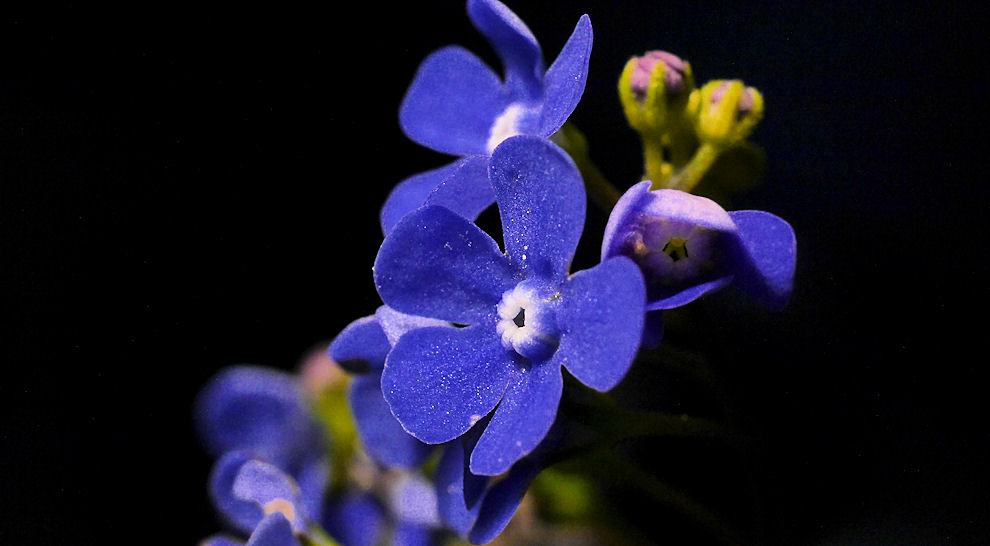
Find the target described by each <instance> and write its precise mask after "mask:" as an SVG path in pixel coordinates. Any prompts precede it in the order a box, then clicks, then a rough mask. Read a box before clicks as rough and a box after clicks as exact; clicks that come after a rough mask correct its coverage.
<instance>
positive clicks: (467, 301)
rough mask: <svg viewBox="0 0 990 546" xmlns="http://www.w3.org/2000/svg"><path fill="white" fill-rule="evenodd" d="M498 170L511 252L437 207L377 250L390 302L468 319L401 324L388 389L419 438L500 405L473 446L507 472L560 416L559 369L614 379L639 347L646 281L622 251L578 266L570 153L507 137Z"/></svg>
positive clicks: (578, 188) (481, 469) (494, 468)
mask: <svg viewBox="0 0 990 546" xmlns="http://www.w3.org/2000/svg"><path fill="white" fill-rule="evenodd" d="M489 179H490V182H491V185H492V188H493V189H494V191H495V196H496V202H497V203H498V207H499V212H500V215H501V219H502V229H503V240H504V244H505V252H504V253H503V252H502V251H501V250H500V249H499V246H498V244H497V243H496V242H495V241H494V240H493V239H492V238H491V237H490V236H489V235H488V234H486V233H485V232H483V231H482V230H481V229H479V228H478V227H477V226H475V225H474V224H473V223H471V222H470V221H468V220H465V219H464V218H463V217H461V216H459V215H457V214H455V213H454V212H451V211H450V210H448V209H446V208H444V207H440V206H424V207H423V208H420V209H418V210H416V211H414V212H412V213H410V214H408V215H407V216H406V217H405V218H403V219H402V220H401V221H400V222H399V223H398V224H397V225H396V226H395V228H394V229H393V230H392V232H391V233H390V234H389V235H388V236H387V237H386V238H385V242H384V243H383V244H382V247H381V249H380V250H379V253H378V257H377V258H376V260H375V268H374V271H375V284H376V286H377V288H378V292H379V294H380V295H381V296H382V300H383V301H384V302H385V303H386V304H387V305H389V306H390V307H392V308H394V309H396V310H398V311H401V312H403V313H408V314H413V315H418V316H425V317H431V318H436V319H440V320H444V321H447V322H451V323H454V324H458V325H465V327H463V328H449V327H427V328H419V329H416V330H412V331H410V332H408V333H406V334H405V335H403V336H402V337H401V338H400V339H399V340H398V342H397V343H396V344H395V346H394V347H393V348H392V351H391V352H390V353H389V355H388V357H387V359H386V363H385V368H384V371H383V373H382V393H383V394H384V396H385V400H386V401H387V402H388V404H389V407H390V408H391V410H392V414H393V415H394V416H395V417H396V418H397V419H398V420H399V422H400V423H401V424H402V426H403V428H405V429H406V430H407V431H408V432H409V433H411V434H412V435H413V436H416V437H417V438H419V439H420V440H422V441H424V442H426V443H433V444H437V443H443V442H447V441H450V440H452V439H454V438H457V437H459V436H461V435H462V434H464V433H465V432H467V431H468V430H469V429H471V427H473V426H474V425H475V424H476V423H478V422H479V421H481V420H482V419H483V418H485V416H487V415H489V414H490V413H491V414H492V415H491V417H490V420H489V421H488V422H487V426H486V427H485V429H484V432H483V433H482V434H481V436H480V438H479V439H478V443H477V445H476V446H475V447H474V449H473V451H472V453H471V459H470V470H471V472H472V473H474V474H480V475H497V474H500V473H502V472H504V471H505V470H507V469H508V468H509V467H510V466H511V465H512V464H513V463H514V462H515V461H517V460H519V459H520V458H521V457H523V456H524V455H526V454H527V453H529V452H530V451H532V450H533V448H535V447H536V446H537V444H539V442H540V440H542V439H543V437H544V436H545V435H546V433H547V431H548V430H549V429H550V426H551V424H552V423H553V421H554V418H555V416H556V412H557V406H558V403H559V401H560V396H561V391H562V386H563V384H562V376H561V367H562V366H564V367H566V368H567V369H568V371H570V373H571V374H573V375H574V376H575V377H576V378H577V379H578V380H580V381H581V382H583V383H584V384H586V385H588V386H590V387H592V388H595V389H598V390H602V391H605V390H608V389H611V388H612V387H613V386H615V384H617V383H618V382H619V381H620V380H621V379H622V377H623V376H624V375H625V373H626V370H627V369H628V368H629V366H630V364H631V363H632V360H633V358H634V357H635V354H636V351H637V349H638V347H639V340H640V336H641V333H642V326H643V314H644V302H645V289H644V286H643V279H642V275H641V274H640V272H639V270H638V269H637V267H636V266H635V264H634V263H633V262H632V261H631V260H629V259H627V258H625V257H617V258H613V259H608V260H605V261H603V262H602V263H601V264H599V265H597V266H595V267H594V268H592V269H589V270H586V271H581V272H579V273H576V274H574V275H569V274H568V270H569V267H570V262H571V259H572V257H573V254H574V251H575V248H576V247H577V243H578V240H579V239H580V236H581V231H582V230H583V227H584V215H585V194H584V186H583V183H582V181H581V177H580V174H579V173H578V171H577V168H576V167H575V165H574V163H573V161H571V159H570V158H569V157H568V156H567V155H566V154H565V153H564V152H563V151H562V150H561V149H560V148H558V147H557V146H555V145H554V144H552V143H550V142H548V141H546V140H544V139H542V138H540V137H533V136H515V137H511V138H509V139H506V140H505V142H503V143H502V144H501V145H499V147H498V148H496V150H495V151H494V153H493V155H492V158H491V164H490V166H489Z"/></svg>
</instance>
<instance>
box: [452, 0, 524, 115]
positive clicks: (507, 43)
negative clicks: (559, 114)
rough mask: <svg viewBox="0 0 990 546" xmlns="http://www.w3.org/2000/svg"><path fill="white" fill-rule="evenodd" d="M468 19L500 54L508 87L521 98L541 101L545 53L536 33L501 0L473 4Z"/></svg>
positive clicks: (472, 1)
mask: <svg viewBox="0 0 990 546" xmlns="http://www.w3.org/2000/svg"><path fill="white" fill-rule="evenodd" d="M467 9H468V16H469V17H470V18H471V21H472V22H473V23H474V24H475V26H476V27H477V28H478V30H479V31H481V33H482V34H484V35H485V37H486V38H487V39H488V42H489V43H490V44H491V45H492V47H493V48H494V49H495V51H496V53H498V56H499V58H501V59H502V64H503V65H504V66H505V83H506V86H508V87H509V88H510V89H511V90H512V92H513V95H514V96H516V97H519V98H529V99H536V98H538V97H539V94H540V91H541V88H542V81H543V52H542V51H541V50H540V44H539V43H537V41H536V37H535V36H533V32H532V31H530V30H529V28H528V27H527V26H526V24H525V23H523V22H522V20H521V19H519V16H517V15H516V14H515V13H513V12H512V10H510V9H509V8H508V7H506V6H505V5H504V4H502V3H501V2H498V1H497V0H469V1H468V6H467Z"/></svg>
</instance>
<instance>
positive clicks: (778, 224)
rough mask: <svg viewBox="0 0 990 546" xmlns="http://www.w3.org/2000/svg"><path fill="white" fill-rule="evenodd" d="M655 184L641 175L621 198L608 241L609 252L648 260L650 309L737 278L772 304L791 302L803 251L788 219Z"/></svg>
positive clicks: (605, 252)
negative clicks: (734, 208)
mask: <svg viewBox="0 0 990 546" xmlns="http://www.w3.org/2000/svg"><path fill="white" fill-rule="evenodd" d="M649 187H650V182H641V183H639V184H637V185H635V186H633V187H632V188H630V189H629V191H627V192H626V194H625V195H624V196H623V197H622V198H621V199H620V200H619V202H618V203H617V204H616V206H615V208H614V209H613V210H612V214H611V215H610V217H609V222H608V226H607V227H606V229H605V236H604V240H603V241H602V258H603V259H604V258H607V257H610V256H628V257H630V258H632V259H633V261H635V262H636V264H637V265H638V266H639V267H640V270H641V271H642V272H643V276H644V278H645V280H646V284H647V300H648V302H647V309H648V310H659V309H670V308H673V307H678V306H680V305H684V304H686V303H689V302H691V301H693V300H694V299H696V298H698V297H701V296H702V295H704V294H706V293H708V292H710V291H712V290H715V289H718V288H721V287H723V286H725V285H727V284H729V283H730V282H732V281H736V282H738V283H740V284H741V285H742V287H743V288H744V289H747V290H748V291H749V292H751V293H752V294H753V295H755V296H757V297H759V298H761V299H763V300H765V301H768V302H769V303H771V304H772V305H782V304H783V303H784V302H786V300H787V298H788V297H789V295H790V290H791V280H792V278H793V275H794V260H795V255H796V247H795V242H794V232H793V230H791V228H790V225H788V224H787V222H785V221H783V220H781V219H780V218H777V217H776V216H773V215H772V214H768V213H765V212H760V211H737V212H726V211H725V210H724V209H723V208H722V207H720V206H719V205H718V204H717V203H715V202H714V201H712V200H710V199H707V198H705V197H700V196H697V195H692V194H689V193H685V192H682V191H678V190H655V191H649Z"/></svg>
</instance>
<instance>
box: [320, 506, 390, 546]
mask: <svg viewBox="0 0 990 546" xmlns="http://www.w3.org/2000/svg"><path fill="white" fill-rule="evenodd" d="M326 528H327V532H329V533H330V535H331V536H332V537H333V538H334V539H336V540H337V541H339V542H340V543H341V544H345V545H346V546H376V545H377V544H379V541H380V537H381V535H382V533H383V532H384V530H385V514H384V511H383V510H382V508H381V506H379V505H378V503H377V502H376V501H375V499H374V497H372V496H371V495H370V494H367V493H363V494H351V495H349V496H347V497H346V498H344V499H341V500H339V501H338V502H337V503H336V504H334V505H333V506H332V507H331V508H330V510H328V514H327V521H326Z"/></svg>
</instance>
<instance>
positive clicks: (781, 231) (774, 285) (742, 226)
mask: <svg viewBox="0 0 990 546" xmlns="http://www.w3.org/2000/svg"><path fill="white" fill-rule="evenodd" d="M729 215H730V216H731V217H732V220H733V221H734V222H735V223H736V226H737V227H738V234H739V240H740V242H741V244H742V246H743V248H744V249H745V251H746V258H747V261H748V263H749V266H750V267H747V268H744V269H742V270H741V271H740V272H739V274H738V275H737V282H738V283H739V285H740V287H741V288H743V289H744V290H746V291H748V292H750V293H751V294H753V295H754V296H756V297H758V298H760V299H762V300H763V301H765V302H767V303H768V304H770V305H771V306H772V307H776V308H780V307H783V306H784V305H786V304H787V300H788V299H790V297H791V288H792V285H793V282H794V266H795V263H796V261H797V239H796V237H795V236H794V229H793V228H792V227H791V225H790V224H788V223H787V222H786V221H785V220H783V219H782V218H780V217H778V216H774V215H773V214H770V213H768V212H763V211H758V210H738V211H733V212H730V213H729Z"/></svg>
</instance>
